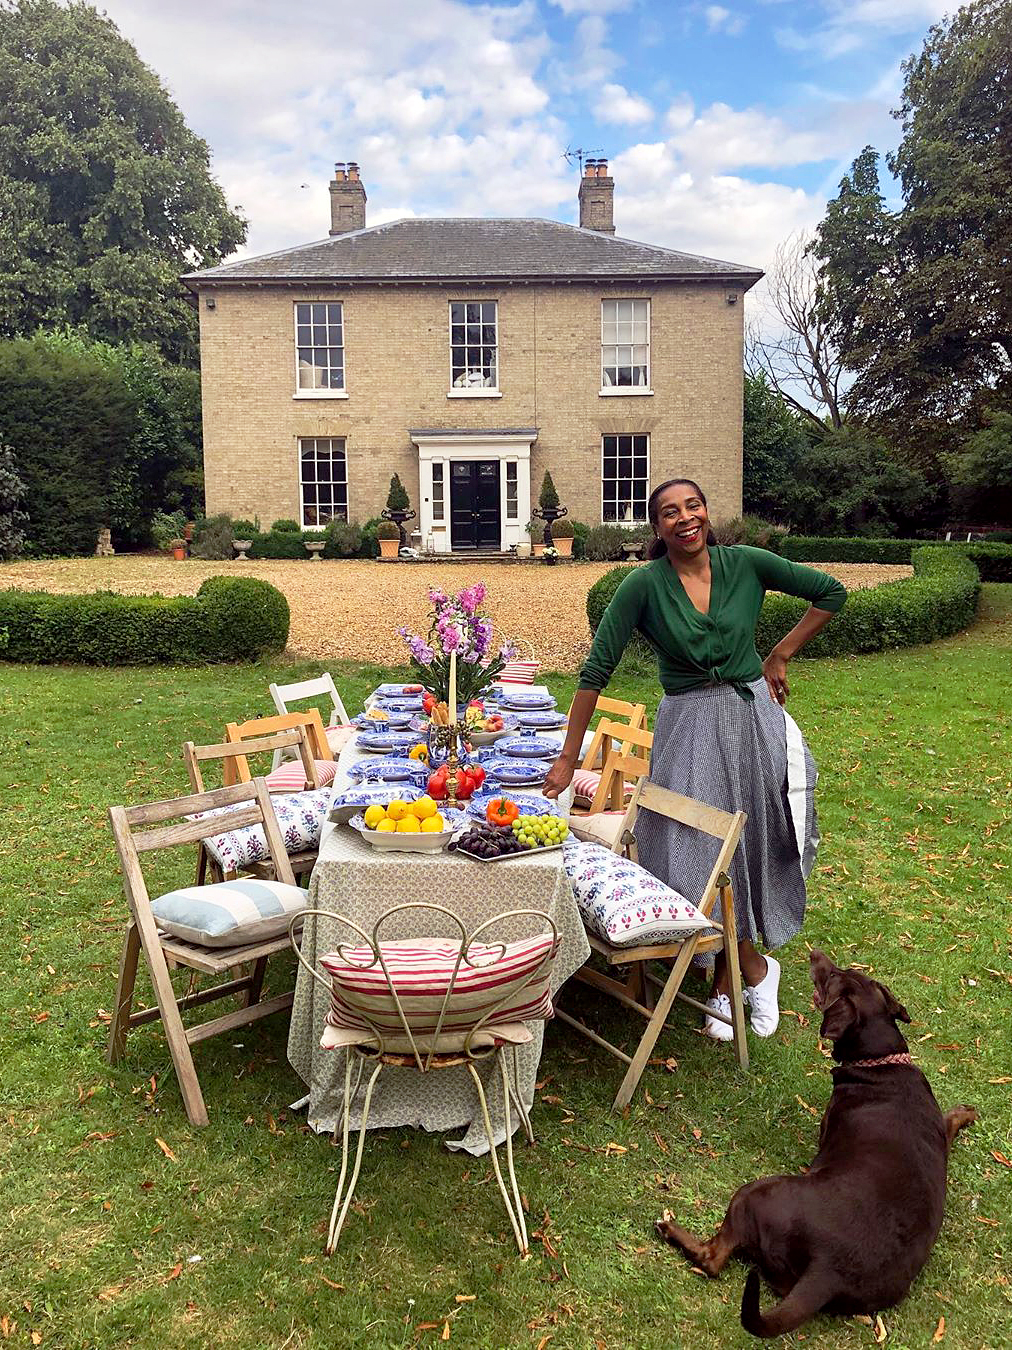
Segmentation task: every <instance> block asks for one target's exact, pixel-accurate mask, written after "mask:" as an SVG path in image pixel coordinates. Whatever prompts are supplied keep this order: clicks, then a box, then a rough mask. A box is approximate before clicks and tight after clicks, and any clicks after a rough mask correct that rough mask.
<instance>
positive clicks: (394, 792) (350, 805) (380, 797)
mask: <svg viewBox="0 0 1012 1350" xmlns="http://www.w3.org/2000/svg"><path fill="white" fill-rule="evenodd" d="M421 795H422V789H421V788H420V787H414V786H411V785H409V784H407V783H397V784H396V785H395V784H393V783H390V784H387V783H363V784H362V786H361V787H350V788H346V789H345V790H344V791H343V792H338V793H335V795H334V796H333V797H332V798H331V800H330V810H329V811H328V812H327V819H328V820H332V821H333V822H334V823H335V824H336V825H347V823H348V821H349V820H351V818H352V816H358V815H361V814H362V812H363V811H364V810H365V809H366V807H367V806H374V805H378V806H389V805H390V803H391V802H392V801H404V802H413V801H417V799H418V798H419V797H420V796H421Z"/></svg>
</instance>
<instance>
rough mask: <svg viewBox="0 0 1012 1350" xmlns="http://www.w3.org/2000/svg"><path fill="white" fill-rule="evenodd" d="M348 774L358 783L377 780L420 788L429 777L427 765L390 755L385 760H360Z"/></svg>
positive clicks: (415, 760)
mask: <svg viewBox="0 0 1012 1350" xmlns="http://www.w3.org/2000/svg"><path fill="white" fill-rule="evenodd" d="M348 773H349V774H350V775H351V777H352V778H354V780H355V782H356V783H364V782H366V781H368V780H369V779H375V780H377V781H379V782H383V783H417V784H418V785H419V786H421V785H422V783H424V781H425V779H426V778H427V777H428V774H429V770H428V768H427V766H426V765H424V764H419V762H418V760H417V759H408V758H407V756H405V755H401V756H397V755H388V756H387V757H386V758H385V759H360V760H358V761H357V763H355V764H352V766H351V768H350V769H349V770H348Z"/></svg>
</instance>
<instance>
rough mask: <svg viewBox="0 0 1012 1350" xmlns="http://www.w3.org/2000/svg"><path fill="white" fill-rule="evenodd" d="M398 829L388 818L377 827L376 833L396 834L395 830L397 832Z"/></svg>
mask: <svg viewBox="0 0 1012 1350" xmlns="http://www.w3.org/2000/svg"><path fill="white" fill-rule="evenodd" d="M396 828H397V826H396V825H395V824H394V822H393V821H392V820H391V819H390V818H389V816H387V817H386V818H385V819H383V820H381V821H380V823H379V824H378V825H377V826H376V833H377V834H393V832H394V830H396Z"/></svg>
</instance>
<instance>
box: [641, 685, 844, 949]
mask: <svg viewBox="0 0 1012 1350" xmlns="http://www.w3.org/2000/svg"><path fill="white" fill-rule="evenodd" d="M751 689H752V692H753V693H754V695H755V700H754V702H752V703H747V702H746V701H745V700H744V699H743V698H741V697H740V695H739V694H737V693H736V692H735V690H734V689H733V688H732V687H731V686H730V685H727V684H714V685H705V686H703V687H702V688H700V689H691V690H688V691H686V692H685V693H684V694H667V695H665V697H664V698H663V699H662V700H661V702H660V706H659V707H658V709H657V721H656V725H655V729H654V746H653V754H652V756H651V760H650V778H651V780H652V781H653V782H655V783H659V784H660V785H661V786H662V787H667V788H671V789H672V791H674V792H680V793H683V794H684V795H685V796H687V797H694V798H695V799H696V800H697V801H701V802H706V803H707V804H708V805H710V806H716V807H720V808H721V809H722V810H724V811H739V810H740V811H744V812H746V814H747V815H748V821H747V823H746V825H745V828H744V830H743V832H742V836H741V841H740V843H739V845H738V849H737V852H736V853H735V856H734V859H733V861H732V863H731V867H730V869H729V870H730V876H731V882H732V885H733V888H734V902H735V903H734V908H735V918H736V919H737V923H738V934H739V937H741V938H751V939H752V941H753V942H762V943H763V944H764V945H765V946H766V947H767V948H768V949H770V950H774V951H775V950H776V949H777V948H778V947H782V946H783V945H784V943H785V942H789V941H790V939H791V938H792V937H794V936H795V934H796V933H799V932H800V931H801V925H802V922H803V921H804V917H805V879H806V878H807V876H808V874H809V872H810V871H811V870H812V865H813V863H814V862H815V854H816V850H817V848H818V845H819V831H818V824H817V820H816V814H815V784H816V781H817V779H818V770H817V768H816V766H815V760H814V759H813V758H812V753H811V751H810V750H809V748H808V746H807V744H806V743H805V739H804V737H803V736H802V734H801V732H800V730H799V729H798V726H797V723H796V722H795V721H794V720H793V718H791V717H790V716H789V715H788V714H787V713H785V712H784V710H783V708H781V707H780V706H779V704H777V703H774V702H773V701H772V699H771V698H770V695H769V689H768V686H767V684H766V681H765V680H756V681H755V683H754V684H752V685H751ZM636 841H637V845H638V850H639V853H638V856H639V861H640V863H641V864H642V865H643V866H644V867H645V868H646V869H647V870H648V871H649V872H652V873H653V874H654V876H656V877H660V879H661V880H662V881H665V882H667V884H668V885H669V886H671V887H672V888H673V889H674V890H676V891H680V892H681V893H682V894H683V895H684V896H686V898H687V899H690V900H693V901H697V900H698V899H699V898H700V896H701V895H702V893H703V889H704V887H705V886H706V882H707V881H708V879H709V876H710V873H711V871H712V869H713V864H714V862H715V861H716V857H717V852H718V850H719V848H720V844H719V841H718V840H716V839H713V838H711V837H710V836H709V835H704V834H701V833H700V832H699V831H698V830H694V829H690V828H688V827H687V826H684V825H680V824H679V823H678V822H677V821H673V820H669V819H667V818H666V817H664V816H659V815H655V814H654V813H653V812H651V811H641V812H640V813H639V816H638V817H637V820H636ZM718 903H719V902H718Z"/></svg>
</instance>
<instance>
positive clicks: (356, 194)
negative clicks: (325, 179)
mask: <svg viewBox="0 0 1012 1350" xmlns="http://www.w3.org/2000/svg"><path fill="white" fill-rule="evenodd" d="M365 204H366V195H365V188H364V187H363V186H362V180H361V178H359V176H358V165H357V164H355V163H354V162H352V163H350V164H335V165H334V178H333V181H332V182H331V184H330V233H331V234H347V233H348V232H349V230H364V229H365Z"/></svg>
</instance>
